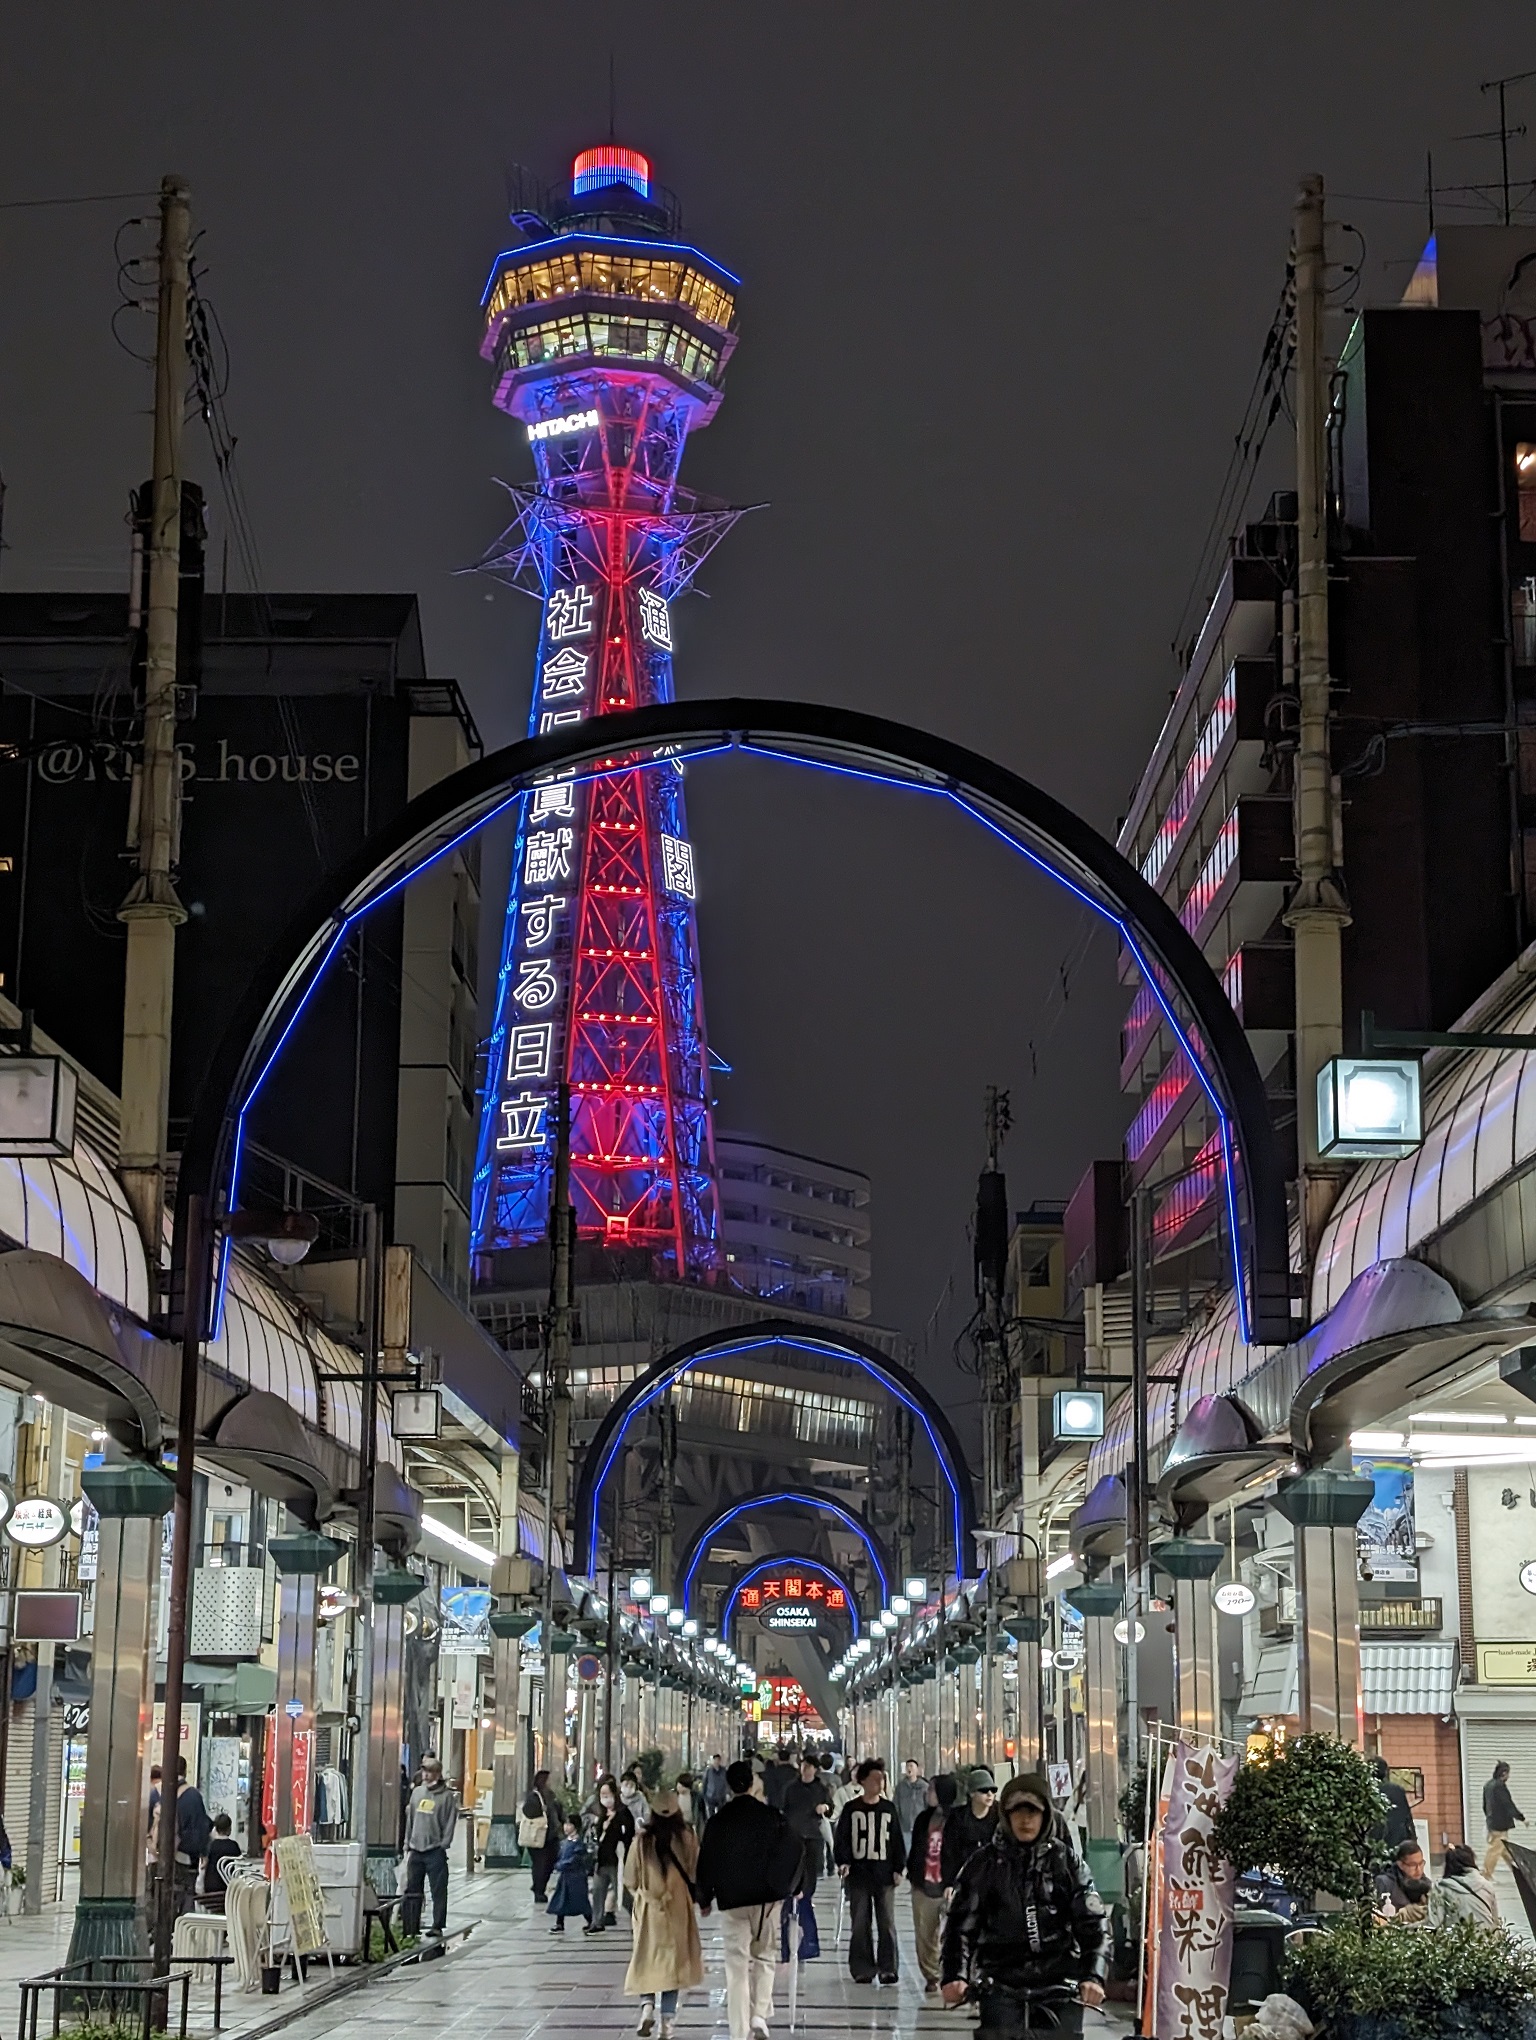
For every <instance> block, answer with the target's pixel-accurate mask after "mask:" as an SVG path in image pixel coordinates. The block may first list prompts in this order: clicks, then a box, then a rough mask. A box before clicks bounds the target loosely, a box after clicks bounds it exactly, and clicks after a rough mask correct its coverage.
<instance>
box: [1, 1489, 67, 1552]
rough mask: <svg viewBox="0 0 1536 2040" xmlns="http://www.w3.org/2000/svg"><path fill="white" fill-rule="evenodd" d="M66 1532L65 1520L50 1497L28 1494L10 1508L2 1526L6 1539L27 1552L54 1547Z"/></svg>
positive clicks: (58, 1507) (60, 1509) (58, 1504)
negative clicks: (51, 1545) (20, 1545)
mask: <svg viewBox="0 0 1536 2040" xmlns="http://www.w3.org/2000/svg"><path fill="white" fill-rule="evenodd" d="M68 1532H69V1517H68V1516H67V1515H66V1514H65V1512H64V1509H63V1507H62V1505H61V1504H60V1503H58V1502H56V1501H55V1500H54V1499H53V1497H52V1496H51V1495H28V1496H27V1497H26V1499H25V1500H24V1501H20V1502H18V1503H17V1504H16V1506H15V1508H14V1509H12V1511H11V1513H10V1515H9V1517H8V1518H7V1520H6V1524H5V1534H6V1536H7V1537H9V1538H10V1539H11V1541H12V1542H13V1543H15V1544H24V1545H25V1546H26V1547H27V1549H28V1550H29V1551H41V1550H42V1549H43V1548H44V1546H45V1545H49V1544H57V1543H58V1541H59V1539H60V1538H61V1537H64V1536H66V1535H67V1534H68Z"/></svg>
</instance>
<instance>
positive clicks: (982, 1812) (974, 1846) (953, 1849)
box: [943, 1764, 997, 1891]
mask: <svg viewBox="0 0 1536 2040" xmlns="http://www.w3.org/2000/svg"><path fill="white" fill-rule="evenodd" d="M966 1789H967V1790H968V1792H969V1793H970V1798H969V1799H968V1800H967V1801H966V1803H965V1805H964V1806H959V1807H956V1809H955V1811H954V1812H953V1813H952V1814H951V1815H950V1817H949V1819H948V1820H946V1821H945V1823H944V1866H943V1867H944V1889H945V1890H946V1891H952V1890H953V1889H954V1886H955V1882H956V1880H957V1879H958V1877H959V1875H960V1872H961V1871H962V1870H963V1869H964V1868H965V1865H966V1864H967V1863H968V1862H969V1860H970V1859H971V1857H972V1856H974V1855H975V1853H976V1851H977V1850H978V1849H984V1848H985V1847H986V1846H987V1844H988V1842H990V1841H991V1839H992V1837H993V1836H994V1835H995V1834H996V1833H997V1780H996V1779H995V1778H994V1777H993V1775H992V1773H991V1772H990V1771H989V1770H988V1769H987V1767H986V1765H985V1764H981V1765H978V1766H977V1768H976V1769H975V1770H974V1771H972V1773H971V1775H970V1778H969V1780H968V1781H967V1787H966Z"/></svg>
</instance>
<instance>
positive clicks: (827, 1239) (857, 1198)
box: [715, 1133, 871, 1319]
mask: <svg viewBox="0 0 1536 2040" xmlns="http://www.w3.org/2000/svg"><path fill="white" fill-rule="evenodd" d="M715 1160H716V1163H717V1165H718V1169H719V1181H720V1239H721V1245H722V1248H723V1251H724V1256H725V1276H726V1279H727V1282H728V1284H729V1286H730V1287H731V1288H733V1289H740V1290H745V1291H747V1292H748V1293H749V1294H750V1295H752V1296H760V1297H761V1298H762V1299H763V1301H764V1302H765V1303H770V1304H774V1305H782V1304H787V1305H788V1306H789V1307H790V1308H791V1309H794V1310H808V1311H814V1312H816V1313H817V1314H818V1315H820V1316H822V1317H832V1318H854V1319H864V1318H867V1317H868V1316H869V1314H870V1308H871V1304H870V1295H869V1268H870V1258H869V1241H870V1227H869V1219H868V1217H867V1216H866V1213H867V1211H868V1206H869V1178H868V1177H867V1176H864V1175H861V1174H860V1173H859V1171H858V1170H857V1169H843V1168H839V1167H838V1166H837V1165H836V1164H835V1163H832V1162H818V1161H815V1160H813V1159H812V1158H811V1157H810V1156H809V1155H799V1154H792V1153H791V1152H790V1151H789V1150H788V1149H786V1148H777V1147H771V1146H769V1145H768V1144H767V1143H766V1142H763V1141H754V1140H748V1139H746V1138H745V1137H744V1136H743V1135H741V1134H735V1133H719V1134H717V1135H716V1136H715Z"/></svg>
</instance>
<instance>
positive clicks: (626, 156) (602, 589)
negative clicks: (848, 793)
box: [472, 146, 741, 1281]
mask: <svg viewBox="0 0 1536 2040" xmlns="http://www.w3.org/2000/svg"><path fill="white" fill-rule="evenodd" d="M512 217H513V220H514V222H515V224H516V225H517V226H518V227H519V228H520V229H521V230H522V232H523V233H524V235H525V236H526V237H527V238H526V239H525V241H524V243H523V245H522V246H520V247H518V248H514V249H511V250H509V251H508V252H507V253H505V254H502V255H499V256H497V258H496V263H495V266H494V267H493V269H492V271H491V276H490V282H489V283H488V285H487V287H486V293H485V299H484V309H485V338H484V342H483V344H482V348H481V352H482V353H483V354H484V355H485V357H486V359H487V360H488V361H490V362H492V363H493V364H494V366H495V369H496V390H495V401H496V403H497V404H498V405H499V406H500V408H501V409H502V410H504V411H507V412H509V413H510V414H511V415H512V416H513V417H514V418H516V419H518V420H519V421H520V422H521V423H522V425H523V426H524V427H525V429H526V432H527V436H528V442H529V446H530V450H531V452H532V455H533V462H534V468H535V474H536V480H535V482H534V484H533V486H531V487H525V488H514V489H513V490H512V491H511V493H512V496H513V499H514V502H515V505H516V509H517V516H516V518H515V519H514V521H513V523H512V525H511V526H510V527H509V529H508V530H507V531H506V532H504V533H503V535H502V537H501V539H500V540H499V541H498V543H497V545H496V546H495V547H493V548H492V550H491V552H490V553H489V554H488V555H487V558H486V561H485V562H484V564H485V565H486V566H488V567H490V568H492V569H493V570H494V571H497V572H498V573H500V574H501V575H502V576H503V578H505V579H507V580H509V581H511V582H512V583H513V584H514V585H516V586H518V587H521V588H524V589H525V590H527V591H528V592H529V593H531V594H534V595H536V596H537V597H538V599H539V600H540V601H541V603H542V604H543V629H542V631H541V633H540V637H539V651H538V663H537V667H536V671H535V676H534V686H533V699H532V706H531V708H530V711H529V719H528V728H529V733H530V734H538V733H540V732H543V731H547V730H550V729H554V728H558V727H559V726H560V725H562V724H565V723H575V722H582V721H585V720H586V719H587V717H589V716H597V715H606V714H609V713H611V712H612V711H614V710H616V709H623V708H633V707H637V706H641V705H643V704H646V703H649V702H657V701H667V700H670V699H671V696H672V617H671V608H670V605H671V603H672V601H673V600H674V598H675V597H676V596H677V595H679V594H680V593H681V592H682V591H683V590H684V589H685V588H686V587H687V586H688V583H689V581H690V580H691V578H692V576H693V574H694V572H695V570H696V568H697V567H698V566H699V564H700V562H701V561H702V560H703V559H704V557H705V556H706V555H707V554H708V552H709V551H710V550H711V548H712V547H713V546H714V545H715V544H716V543H717V542H718V540H719V539H720V538H722V537H723V536H724V535H725V533H726V532H727V531H728V530H729V529H730V527H731V525H732V524H733V523H734V521H735V519H736V518H737V517H738V516H739V515H740V514H741V513H740V511H739V510H737V509H733V508H730V507H727V506H725V505H719V504H713V503H705V502H704V501H702V500H701V499H699V498H697V497H695V496H693V495H692V494H691V493H690V492H688V491H686V490H683V489H681V488H679V486H678V481H677V472H678V467H679V464H680V463H681V460H682V453H683V442H684V440H685V439H686V437H687V435H688V433H689V432H691V431H693V430H695V429H696V428H697V427H699V426H701V425H705V424H707V423H708V422H709V420H710V418H711V417H712V416H713V415H714V412H715V410H716V408H717V406H718V405H719V403H720V395H721V388H720V386H721V378H722V377H723V375H724V372H725V365H726V362H727V360H728V359H729V358H730V354H731V350H732V348H733V346H734V345H735V332H734V319H735V300H734V292H735V284H736V279H735V278H734V277H732V276H731V275H730V273H729V272H728V271H727V270H724V269H722V268H721V267H720V266H719V264H718V263H716V262H713V261H711V260H710V258H709V257H708V256H706V255H701V254H699V252H698V251H697V250H696V249H693V248H689V247H686V246H684V245H682V244H681V242H680V240H679V238H678V231H679V227H680V219H679V215H678V212H677V207H676V204H675V202H674V201H673V200H672V199H671V198H670V196H669V195H667V194H666V193H663V192H661V191H660V190H659V189H657V188H656V187H655V186H654V185H653V184H652V181H651V174H650V165H649V163H648V162H647V161H646V159H645V158H644V157H643V156H641V155H639V154H637V153H636V151H634V150H633V149H622V148H616V147H613V146H609V147H606V148H599V149H588V150H586V151H584V152H583V153H582V154H581V155H580V156H578V157H577V158H576V164H575V173H574V175H573V177H572V179H571V182H570V185H569V186H568V187H562V188H561V189H560V190H559V191H558V192H557V193H555V194H546V195H545V196H544V197H543V199H542V200H541V202H540V203H539V205H538V207H537V208H536V209H529V210H520V211H517V212H514V213H513V215H512ZM694 891H695V878H694V861H693V849H692V846H691V844H690V843H689V840H688V830H687V824H686V821H685V819H684V813H683V774H682V768H681V765H680V764H679V765H677V766H676V767H674V768H672V769H665V768H664V769H662V770H657V769H655V768H654V767H651V768H650V769H646V770H641V769H638V767H637V769H636V770H634V771H632V772H625V771H622V770H620V771H616V772H614V773H611V774H609V775H608V776H606V777H605V778H603V779H602V780H600V781H596V782H593V783H590V784H584V785H578V784H575V783H574V782H573V781H572V780H571V779H570V778H556V779H554V780H552V781H551V782H550V783H549V784H548V785H545V786H540V787H537V788H536V789H535V790H534V791H533V792H532V793H531V794H528V795H526V796H525V797H524V799H523V801H522V803H521V813H520V816H519V821H518V830H517V838H516V844H515V849H514V856H513V865H512V882H511V896H510V899H509V901H508V905H507V920H506V929H505V934H504V937H503V942H502V952H501V975H500V979H499V982H498V987H497V995H496V1012H495V1025H494V1031H493V1033H492V1035H491V1040H490V1065H489V1072H488V1080H487V1087H486V1099H485V1111H484V1116H483V1118H482V1121H481V1128H480V1143H479V1152H478V1154H477V1156H476V1170H475V1183H474V1205H473V1215H472V1250H473V1253H474V1255H475V1257H476V1269H477V1273H478V1274H479V1275H480V1276H481V1277H482V1278H486V1277H489V1275H490V1273H491V1268H492V1262H491V1258H490V1257H491V1256H492V1255H494V1254H495V1253H497V1252H498V1251H499V1250H504V1249H509V1248H518V1247H527V1246H532V1245H535V1244H537V1243H539V1242H541V1241H543V1240H544V1239H545V1238H546V1237H547V1232H548V1222H549V1197H550V1187H551V1180H552V1173H553V1164H554V1136H555V1124H556V1113H555V1101H556V1096H557V1090H558V1085H559V1083H560V1080H561V1078H562V1077H564V1078H566V1079H567V1080H568V1082H569V1084H570V1091H571V1195H572V1200H573V1202H574V1204H575V1207H576V1222H577V1228H578V1232H579V1234H580V1236H581V1237H582V1238H584V1239H587V1240H589V1241H591V1240H596V1241H603V1242H607V1243H609V1244H612V1245H624V1246H640V1247H644V1248H646V1249H648V1250H649V1251H650V1253H651V1254H652V1257H653V1266H654V1270H655V1272H656V1273H657V1274H658V1275H660V1276H662V1277H663V1278H666V1279H673V1280H690V1281H699V1280H704V1279H707V1278H708V1277H709V1276H711V1275H712V1274H713V1272H714V1270H715V1268H716V1266H717V1265H718V1262H719V1259H720V1248H719V1204H718V1199H717V1195H716V1189H715V1165H714V1147H713V1135H712V1131H711V1126H710V1108H709V1075H708V1061H709V1056H708V1049H707V1047H706V1043H705V1035H704V1007H703V999H702V994H701V989H700V983H699V964H698V933H697V929H696V927H695V923H694V906H693V902H694Z"/></svg>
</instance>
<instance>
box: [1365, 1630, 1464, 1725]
mask: <svg viewBox="0 0 1536 2040" xmlns="http://www.w3.org/2000/svg"><path fill="white" fill-rule="evenodd" d="M1457 1655H1458V1653H1457V1646H1456V1643H1455V1641H1454V1639H1451V1640H1443V1639H1441V1638H1440V1637H1418V1638H1415V1639H1414V1640H1413V1641H1412V1642H1404V1643H1384V1642H1368V1641H1366V1640H1365V1639H1364V1638H1362V1639H1361V1643H1360V1686H1361V1697H1362V1701H1363V1704H1364V1707H1365V1711H1366V1713H1367V1714H1449V1713H1450V1712H1451V1711H1452V1709H1453V1708H1454V1706H1455V1704H1456V1661H1457Z"/></svg>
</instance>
